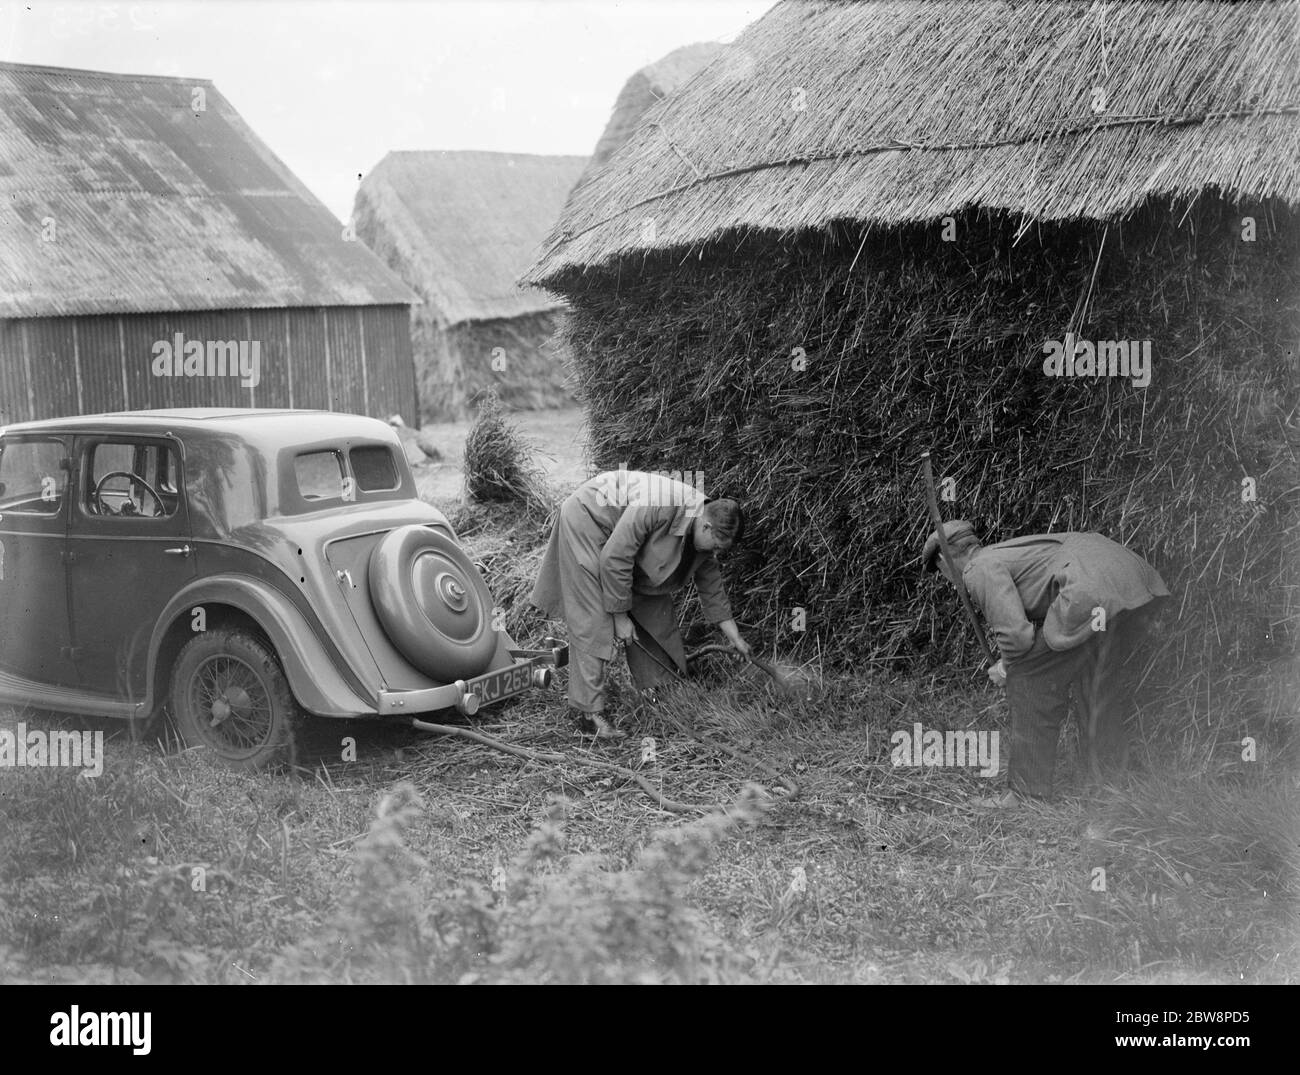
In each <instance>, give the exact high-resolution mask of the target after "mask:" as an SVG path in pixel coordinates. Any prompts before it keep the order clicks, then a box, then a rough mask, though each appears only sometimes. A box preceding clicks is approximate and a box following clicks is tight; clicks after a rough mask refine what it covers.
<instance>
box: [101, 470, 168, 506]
mask: <svg viewBox="0 0 1300 1075" xmlns="http://www.w3.org/2000/svg"><path fill="white" fill-rule="evenodd" d="M109 478H127V479H129V480H130V481H131V482H132V483H133V484H135V485H138V486H140V487H141V488H142V489H144V491H145V492H146V493H148V494H149V495H150V496H151V497H153V499H154V503H155V504H157V505H158V512H157V514H159V515H166V514H167V508H166V506H165V505H164V504H163V502H162V497H160V496H159V495H158V494H157V492H155V491H154V487H153V486H152V485H150V484H149V483H148V482H147V481H145V480H144V479H143V478H142V477H140V475H139V474H132V473H131V472H130V471H129V470H110V471H109V472H108V473H107V474H105V475H104V476H103V477H102V478H100V479H99V481H97V482H96V483H95V491H94V493H92V494H91V498H92V499H93V501H94V503H95V513H96V514H98V515H129V514H131V512H115V511H113V510H112V509H111V508H109V506H108V505H107V504H106V503H104V497H103V491H104V483H105V482H106V481H108V479H109ZM123 507H125V505H123ZM132 507H134V505H132Z"/></svg>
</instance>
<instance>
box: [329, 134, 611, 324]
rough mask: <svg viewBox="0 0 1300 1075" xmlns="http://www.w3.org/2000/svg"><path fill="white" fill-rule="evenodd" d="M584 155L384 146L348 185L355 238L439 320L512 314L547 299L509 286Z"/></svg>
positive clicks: (549, 303) (536, 246)
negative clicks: (355, 183)
mask: <svg viewBox="0 0 1300 1075" xmlns="http://www.w3.org/2000/svg"><path fill="white" fill-rule="evenodd" d="M586 162H587V158H586V157H559V156H537V155H534V154H530V153H488V152H479V151H445V152H444V151H427V152H423V151H419V152H392V153H389V154H388V155H387V156H386V157H384V159H383V160H382V161H380V162H379V164H378V165H376V167H375V169H374V170H373V171H372V172H371V173H370V174H369V175H367V176H366V178H365V180H364V181H363V182H362V184H361V187H360V189H359V190H358V191H357V198H356V205H355V208H354V212H353V219H354V221H355V224H356V228H357V234H358V235H359V236H360V238H361V239H362V240H363V241H364V242H365V243H366V245H367V246H369V247H370V248H371V249H372V250H374V251H375V252H376V253H377V254H378V255H379V256H380V257H381V258H383V259H384V260H385V261H386V262H387V263H388V264H389V265H390V266H391V267H392V268H393V269H394V270H395V271H396V272H398V273H399V274H400V275H401V276H402V278H403V279H404V280H406V282H407V283H408V284H410V285H411V286H412V287H413V288H415V290H416V291H417V292H419V294H420V296H421V297H422V298H423V299H424V300H425V302H426V303H428V304H429V310H428V313H430V314H432V315H433V316H434V317H436V318H437V319H438V320H439V321H440V322H441V323H443V324H444V325H456V324H461V323H463V322H466V321H487V320H494V319H497V318H509V317H518V316H520V315H524V314H531V313H536V312H538V311H540V310H549V309H553V308H555V307H556V306H557V305H558V303H557V301H556V299H555V298H554V297H553V296H551V295H548V294H546V293H545V292H543V291H539V290H537V289H536V288H521V287H519V286H518V285H517V284H516V282H515V281H516V280H517V279H518V277H519V274H520V273H521V272H523V270H524V269H525V268H526V267H527V266H528V264H529V263H530V262H531V261H532V260H533V259H534V258H535V257H536V256H537V254H538V252H539V250H540V249H541V243H542V240H543V239H544V238H545V237H546V235H547V233H548V232H549V231H550V229H551V227H552V226H553V225H554V223H555V221H556V219H557V218H558V217H559V215H560V209H561V208H562V207H563V205H564V199H565V197H566V196H567V195H568V193H569V190H570V188H572V186H573V184H574V182H575V181H576V180H577V178H578V176H579V175H580V174H581V172H582V169H583V166H584V165H585V164H586Z"/></svg>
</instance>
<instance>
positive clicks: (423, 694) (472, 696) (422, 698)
mask: <svg viewBox="0 0 1300 1075" xmlns="http://www.w3.org/2000/svg"><path fill="white" fill-rule="evenodd" d="M546 641H547V642H552V641H553V640H552V639H546ZM509 652H510V656H511V657H513V658H514V661H513V663H512V664H511V665H510V666H508V667H507V668H494V669H493V670H492V671H490V672H485V673H484V674H483V675H481V676H475V677H474V678H473V679H468V680H466V679H458V680H456V682H454V683H448V684H446V685H445V686H442V687H430V688H428V689H426V690H418V691H380V692H379V714H380V716H385V717H389V716H396V717H401V716H414V715H415V714H416V713H432V712H435V711H437V710H440V709H456V710H459V711H460V712H461V713H464V714H466V715H467V716H472V715H473V714H475V713H477V712H478V711H479V709H481V708H482V707H483V706H484V705H491V704H492V703H494V702H499V701H502V700H504V699H506V698H513V697H516V696H517V695H520V694H523V693H526V692H527V691H528V690H532V689H545V688H546V687H548V686H550V684H551V670H552V669H553V668H563V667H564V666H565V665H566V664H568V663H569V647H568V646H566V645H563V644H561V643H558V642H556V643H555V644H554V645H551V646H548V647H547V648H546V649H512V650H510V651H509ZM502 673H510V675H506V676H503V675H502Z"/></svg>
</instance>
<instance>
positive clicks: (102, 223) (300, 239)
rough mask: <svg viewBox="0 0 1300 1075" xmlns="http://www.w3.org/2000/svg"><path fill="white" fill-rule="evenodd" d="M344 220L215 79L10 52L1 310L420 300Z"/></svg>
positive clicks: (29, 313)
mask: <svg viewBox="0 0 1300 1075" xmlns="http://www.w3.org/2000/svg"><path fill="white" fill-rule="evenodd" d="M196 94H198V95H201V97H202V98H205V99H200V97H196ZM196 104H198V105H202V106H203V107H202V109H200V110H198V111H196V110H195V105H196ZM47 220H50V221H53V227H54V231H53V232H52V233H51V232H49V231H48V228H47V226H46V225H45V223H44V222H45V221H47ZM342 231H343V226H342V224H340V223H339V221H338V220H336V219H335V218H334V216H333V214H331V213H330V211H329V210H328V209H326V208H325V206H324V205H322V204H321V203H320V201H319V200H317V199H316V197H315V196H313V195H312V193H311V192H310V191H309V190H308V189H307V188H306V187H305V186H303V184H302V183H301V182H300V181H299V180H298V179H297V178H296V177H295V176H294V175H293V173H292V172H290V171H289V169H288V168H286V167H285V165H284V163H283V162H282V161H280V160H279V158H277V157H276V156H275V154H274V153H272V152H271V150H270V149H268V148H267V146H266V145H265V143H263V142H262V140H261V139H259V138H258V137H257V135H255V134H254V133H253V132H252V131H251V130H249V128H248V126H247V125H246V124H245V123H244V121H243V120H242V119H241V118H240V116H239V114H238V113H237V112H236V111H235V110H234V109H233V108H232V107H231V106H230V103H229V102H228V101H227V100H226V99H225V98H224V97H223V96H222V95H221V93H220V92H219V91H218V90H217V88H216V87H215V86H214V85H213V84H212V83H211V82H208V81H206V80H205V79H193V78H161V77H153V76H145V75H117V74H106V73H104V72H101V71H75V70H70V69H65V68H53V67H34V66H30V65H27V64H12V63H0V317H54V316H63V315H80V314H103V313H149V312H161V311H173V310H216V309H253V308H275V307H288V306H367V305H381V304H397V305H405V304H409V303H412V302H415V301H417V300H416V296H415V295H413V294H412V293H411V291H410V290H409V289H408V288H407V287H405V286H404V285H403V284H402V282H401V281H400V280H398V279H397V278H396V277H394V276H393V275H392V274H391V273H390V272H389V271H388V270H387V269H386V268H384V266H383V265H382V264H380V262H379V261H378V259H377V258H375V256H374V255H373V254H371V253H370V251H368V250H366V249H365V247H363V246H362V245H361V244H360V243H353V242H345V241H344V239H343V235H342ZM50 239H52V241H50Z"/></svg>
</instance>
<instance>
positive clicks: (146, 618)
mask: <svg viewBox="0 0 1300 1075" xmlns="http://www.w3.org/2000/svg"><path fill="white" fill-rule="evenodd" d="M75 458H76V475H75V483H76V493H75V495H74V496H73V497H72V498H71V499H72V500H73V504H72V507H71V523H70V527H69V534H68V557H69V564H68V592H69V599H70V609H71V633H72V642H73V647H74V648H73V656H74V659H75V661H76V665H77V669H78V671H79V672H80V674H81V681H82V684H83V686H84V687H85V688H86V689H87V690H91V691H94V692H95V693H97V694H106V695H111V696H113V697H115V698H119V699H122V700H124V701H141V700H142V699H143V698H144V696H145V693H146V687H147V683H146V677H147V668H148V661H149V652H148V651H149V639H150V636H151V635H152V634H153V629H154V625H155V624H156V623H157V620H158V614H159V613H160V612H161V611H162V609H163V607H164V606H165V605H166V604H167V602H168V601H170V600H171V599H172V597H173V596H175V594H176V592H177V591H178V590H179V589H181V588H182V587H183V586H184V585H185V584H186V583H188V582H189V581H190V580H191V579H193V578H194V576H195V574H196V563H195V555H194V551H193V545H192V540H191V536H190V525H189V515H188V512H187V510H186V504H185V495H184V490H185V483H184V481H183V475H182V469H181V468H182V467H183V465H184V459H183V456H182V452H181V448H180V444H179V443H178V442H177V441H176V440H175V439H174V438H169V437H131V436H120V435H115V436H107V435H96V436H79V437H78V438H77V443H76V445H75Z"/></svg>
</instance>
